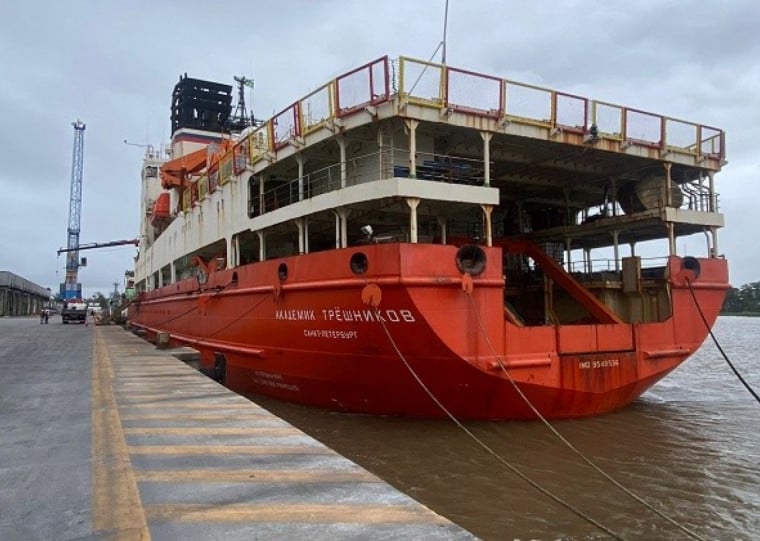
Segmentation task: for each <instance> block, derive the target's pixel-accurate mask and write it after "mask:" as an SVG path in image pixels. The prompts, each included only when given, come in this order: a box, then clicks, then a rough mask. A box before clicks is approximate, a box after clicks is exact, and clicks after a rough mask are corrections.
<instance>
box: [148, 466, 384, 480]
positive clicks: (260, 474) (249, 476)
mask: <svg viewBox="0 0 760 541" xmlns="http://www.w3.org/2000/svg"><path fill="white" fill-rule="evenodd" d="M136 474H137V480H138V481H139V482H141V483H144V482H153V483H181V482H186V481H200V482H223V483H382V482H383V481H381V480H380V479H378V478H377V477H375V476H374V475H372V474H371V473H369V472H368V471H365V470H319V471H314V470H302V471H298V470H217V469H207V470H171V471H158V470H153V471H138V472H136Z"/></svg>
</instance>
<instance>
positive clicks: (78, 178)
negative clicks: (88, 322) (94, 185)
mask: <svg viewBox="0 0 760 541" xmlns="http://www.w3.org/2000/svg"><path fill="white" fill-rule="evenodd" d="M71 125H72V126H74V150H73V152H72V156H71V193H70V195H69V226H68V229H67V230H66V232H67V235H68V244H67V252H68V253H67V256H66V278H65V280H64V282H63V283H62V284H61V285H60V295H61V298H62V299H63V300H69V299H81V298H82V284H80V283H79V282H78V275H79V266H80V265H79V229H80V224H81V217H82V165H83V162H84V129H85V124H84V122H81V121H79V120H77V121H76V122H72V123H71Z"/></svg>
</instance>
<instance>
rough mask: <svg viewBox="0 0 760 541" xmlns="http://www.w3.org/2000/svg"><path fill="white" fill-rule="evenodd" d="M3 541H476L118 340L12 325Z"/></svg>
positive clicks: (163, 360) (226, 394)
mask: <svg viewBox="0 0 760 541" xmlns="http://www.w3.org/2000/svg"><path fill="white" fill-rule="evenodd" d="M0 370H1V372H0V374H1V376H0V434H2V439H1V440H0V539H3V540H25V541H28V540H50V539H56V540H75V539H77V540H78V539H119V540H121V539H124V540H127V539H140V540H147V539H167V540H174V539H182V540H193V539H199V540H200V539H225V540H234V539H241V540H242V539H246V540H249V539H310V540H320V539H324V540H335V539H399V540H401V539H403V540H408V539H430V540H434V539H435V540H439V539H473V536H472V535H471V534H470V533H468V532H467V531H465V530H463V529H461V528H460V527H458V526H456V525H455V524H453V523H451V522H449V521H448V520H446V519H445V518H443V517H441V516H440V515H437V514H436V513H434V512H432V511H431V510H429V509H427V508H426V507H424V506H423V505H421V504H419V503H418V502H416V501H415V500H413V499H411V498H410V497H408V496H406V495H405V494H402V493H401V492H399V491H397V490H396V489H394V488H392V487H391V486H389V485H387V484H386V483H384V482H383V481H381V480H380V479H378V478H377V477H375V476H374V475H372V474H370V473H369V472H367V471H366V470H364V469H362V468H361V467H359V466H358V465H356V464H354V463H352V462H350V461H349V460H347V459H345V458H344V457H342V456H340V455H338V454H337V453H335V452H334V451H332V450H331V449H329V448H327V447H325V446H324V445H322V444H321V443H319V442H318V441H316V440H314V439H313V438H311V437H309V436H307V435H306V434H304V433H303V432H301V431H299V430H298V429H296V428H294V427H293V426H291V425H289V424H288V423H286V422H285V421H283V420H281V419H279V418H277V417H275V416H274V415H272V414H271V413H269V412H268V411H266V410H264V409H263V408H261V407H259V406H257V405H256V404H254V403H253V402H251V401H250V400H247V399H245V398H243V397H240V396H238V395H236V394H234V393H232V392H231V391H229V390H227V389H226V388H224V387H222V386H221V385H219V384H217V383H216V382H214V381H212V380H210V379H208V378H206V377H205V376H203V375H202V374H200V373H198V372H196V371H195V370H193V369H192V368H191V367H189V366H187V365H186V364H185V363H183V362H182V361H180V360H178V359H177V358H175V357H173V356H172V355H170V354H169V353H168V352H166V351H162V350H157V349H155V348H154V347H153V346H152V345H151V344H148V343H147V342H145V341H143V340H142V339H140V338H138V337H136V336H134V335H132V334H131V333H129V332H127V331H125V330H123V329H122V328H120V327H116V326H89V327H85V326H79V325H74V326H71V325H62V324H61V322H60V317H58V316H56V317H51V318H50V323H49V324H47V325H41V324H40V323H39V320H38V318H3V319H0Z"/></svg>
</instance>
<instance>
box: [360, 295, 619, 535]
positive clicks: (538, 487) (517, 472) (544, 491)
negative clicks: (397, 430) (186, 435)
mask: <svg viewBox="0 0 760 541" xmlns="http://www.w3.org/2000/svg"><path fill="white" fill-rule="evenodd" d="M375 318H376V319H377V320H378V321H379V322H380V324H381V325H382V326H383V330H384V331H385V335H386V336H387V337H388V341H389V342H390V343H391V345H392V346H393V349H394V350H395V351H396V354H397V355H398V356H399V358H400V359H401V361H402V362H403V363H404V366H406V369H407V370H408V371H409V373H410V374H411V375H412V377H413V378H414V379H415V380H416V381H417V383H418V384H419V386H420V387H421V388H422V389H423V390H424V391H425V393H426V394H427V395H428V396H429V397H430V399H431V400H432V401H433V402H435V404H436V405H437V406H438V407H439V408H440V409H441V411H442V412H443V413H444V414H446V416H447V417H448V418H449V419H451V420H452V421H453V422H454V424H456V425H457V426H458V427H459V428H460V429H461V430H462V431H464V432H465V434H467V435H468V436H469V437H470V438H472V439H473V441H475V442H476V443H477V444H478V445H480V447H482V448H483V449H484V450H485V451H486V452H487V453H488V454H490V455H491V456H493V457H494V458H495V459H496V460H498V461H499V462H500V463H501V464H502V465H504V466H505V467H506V468H507V469H509V471H511V472H512V473H514V474H515V475H517V476H518V477H519V478H520V479H522V480H523V481H525V482H526V483H528V484H529V485H530V486H532V487H533V488H535V489H536V490H538V491H539V492H541V493H542V494H544V495H545V496H548V497H549V498H551V499H552V500H553V501H555V502H556V503H558V504H560V505H562V506H563V507H565V508H566V509H568V510H570V511H571V512H573V513H574V514H575V515H577V516H578V517H580V518H582V519H583V520H585V521H586V522H588V523H589V524H592V525H593V526H595V527H597V528H599V530H601V531H603V532H604V533H606V534H609V535H610V536H612V537H613V538H615V539H619V540H621V541H622V540H624V538H623V537H622V536H621V535H619V534H617V533H615V532H614V531H612V530H611V529H610V528H608V527H606V526H604V525H603V524H601V523H599V522H598V521H596V520H594V519H593V518H592V517H590V516H589V515H587V514H586V513H584V512H583V511H581V510H580V509H578V508H577V507H575V506H573V505H572V504H570V503H569V502H567V501H565V500H564V499H562V498H560V497H559V496H557V495H556V494H554V493H553V492H551V491H550V490H549V489H547V488H545V487H543V486H541V484H539V483H538V482H536V481H534V480H533V479H531V478H530V477H529V476H528V475H526V474H525V473H523V472H522V471H520V470H519V469H518V468H517V467H515V466H514V465H513V464H511V463H510V462H508V461H507V460H505V459H504V458H503V457H501V456H500V455H499V454H498V453H496V451H494V450H493V449H491V448H490V447H489V446H488V444H486V443H485V442H484V441H483V440H481V439H480V438H478V437H477V436H476V435H475V434H473V433H472V431H470V430H469V429H468V428H467V427H466V426H464V425H463V424H462V422H461V421H460V420H459V419H457V418H456V416H455V415H454V414H453V413H451V412H450V411H449V410H448V409H447V408H446V406H444V405H443V404H442V403H441V401H440V400H438V398H437V397H436V396H435V395H434V394H433V392H432V391H431V390H430V389H429V388H428V386H427V385H425V383H424V382H423V381H422V379H421V378H420V377H419V375H417V373H416V372H415V371H414V369H413V368H412V366H411V365H410V364H409V361H407V359H406V357H405V356H404V354H403V353H402V352H401V350H400V349H399V347H398V345H397V344H396V341H395V340H394V339H393V336H391V333H390V331H389V330H388V326H387V325H386V324H385V319H384V318H382V317H380V310H379V309H378V308H377V307H375Z"/></svg>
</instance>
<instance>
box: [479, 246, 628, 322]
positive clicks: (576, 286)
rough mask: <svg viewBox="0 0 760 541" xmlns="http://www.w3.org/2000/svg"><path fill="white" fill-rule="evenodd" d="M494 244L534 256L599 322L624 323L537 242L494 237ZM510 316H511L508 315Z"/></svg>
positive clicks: (512, 252)
mask: <svg viewBox="0 0 760 541" xmlns="http://www.w3.org/2000/svg"><path fill="white" fill-rule="evenodd" d="M493 243H494V246H500V247H501V248H502V250H504V251H505V252H508V253H511V254H523V255H526V256H528V257H530V258H532V259H533V260H534V261H535V262H536V264H537V265H538V266H539V267H541V269H542V270H543V271H544V273H545V274H546V276H548V277H549V278H551V279H552V280H553V281H554V283H555V284H557V285H558V286H559V287H561V288H562V289H564V290H565V291H566V292H567V293H568V294H569V295H570V296H571V297H573V298H574V299H575V300H576V301H578V303H579V304H580V305H581V306H583V308H585V309H586V310H588V312H589V314H591V316H593V317H594V318H596V319H597V321H598V322H599V323H622V320H621V319H620V318H619V317H618V316H617V314H615V313H614V312H613V311H612V310H610V309H609V308H608V307H607V306H606V305H605V304H604V303H603V302H602V301H600V300H599V299H598V298H596V296H595V295H594V294H593V293H591V292H590V291H589V290H588V289H586V288H585V287H583V285H582V284H581V283H580V282H578V281H577V280H576V279H575V278H573V277H572V276H571V275H570V274H568V273H567V272H566V271H565V269H564V268H563V267H562V266H561V265H560V264H558V263H557V262H556V261H555V260H554V259H552V258H551V257H549V255H548V254H547V253H546V252H544V251H543V250H542V249H541V248H540V247H539V246H538V245H537V244H535V243H533V242H530V241H527V240H518V239H494V241H493ZM507 317H509V316H507Z"/></svg>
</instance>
